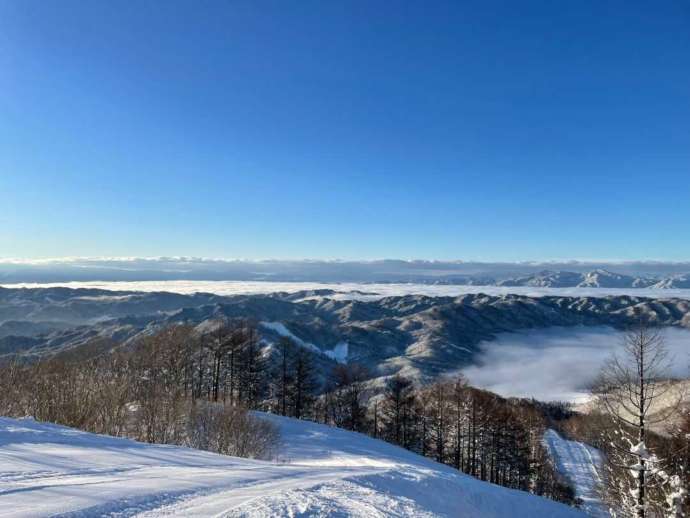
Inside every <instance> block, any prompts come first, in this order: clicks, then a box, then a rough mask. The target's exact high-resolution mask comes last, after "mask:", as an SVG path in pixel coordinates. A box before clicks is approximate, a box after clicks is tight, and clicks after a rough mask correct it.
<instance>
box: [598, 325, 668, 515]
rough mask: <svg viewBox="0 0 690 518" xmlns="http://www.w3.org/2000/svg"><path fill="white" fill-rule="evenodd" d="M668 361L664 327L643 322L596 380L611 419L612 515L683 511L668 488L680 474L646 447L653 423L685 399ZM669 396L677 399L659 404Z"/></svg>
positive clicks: (608, 435) (607, 489)
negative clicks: (672, 502) (675, 385)
mask: <svg viewBox="0 0 690 518" xmlns="http://www.w3.org/2000/svg"><path fill="white" fill-rule="evenodd" d="M670 367H671V361H670V357H669V354H668V350H667V348H666V346H665V344H664V336H663V334H662V332H661V330H660V329H658V328H654V327H651V326H650V325H648V324H646V323H645V322H640V324H639V325H638V326H637V327H635V328H634V329H632V330H631V331H629V332H628V333H626V335H625V337H624V339H623V343H622V347H621V348H620V350H619V351H617V352H616V353H615V354H614V355H613V356H612V357H611V358H610V359H609V360H608V361H607V362H606V363H605V365H604V366H603V367H602V370H601V373H600V375H599V378H598V379H597V381H596V383H595V384H594V387H593V395H594V396H595V398H596V399H597V400H598V401H599V402H600V405H601V407H602V409H603V411H604V412H605V413H606V414H607V415H608V417H609V419H610V426H609V427H607V429H606V431H605V434H606V441H607V443H608V446H609V455H608V459H607V476H606V487H605V496H606V500H607V502H608V503H609V505H610V507H611V511H612V514H613V515H614V516H626V517H627V516H630V517H636V518H649V517H652V516H655V517H656V516H669V517H675V516H679V515H678V514H677V513H675V512H674V509H672V508H671V507H670V506H669V504H668V503H667V499H668V497H667V494H670V493H674V492H675V493H678V492H679V491H680V488H679V487H678V481H679V479H678V477H676V476H671V475H669V474H668V473H667V471H666V469H665V466H664V462H663V460H662V459H660V458H658V457H657V456H656V455H655V454H654V452H653V451H651V449H650V448H649V447H648V435H649V433H650V426H653V425H655V424H660V423H663V422H665V421H666V420H667V419H668V418H669V417H670V416H671V415H672V414H673V413H674V412H677V411H678V407H679V404H680V402H681V400H682V396H681V395H676V394H671V393H670V386H671V385H670V383H669V369H670ZM668 397H675V399H674V400H673V401H671V402H670V403H669V402H668V401H664V404H663V405H657V404H656V403H657V402H660V401H661V400H662V399H668ZM675 507H677V506H675Z"/></svg>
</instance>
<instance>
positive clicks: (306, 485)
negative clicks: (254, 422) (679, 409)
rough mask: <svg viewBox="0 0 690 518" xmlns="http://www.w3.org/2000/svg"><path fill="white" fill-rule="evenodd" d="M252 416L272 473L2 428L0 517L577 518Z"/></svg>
mask: <svg viewBox="0 0 690 518" xmlns="http://www.w3.org/2000/svg"><path fill="white" fill-rule="evenodd" d="M260 415H261V416H262V417H263V418H265V419H269V420H271V421H273V422H274V423H275V424H277V425H278V426H279V427H280V429H281V434H282V441H283V444H282V446H281V449H280V452H281V453H280V456H279V459H278V460H277V461H271V462H269V461H255V460H248V459H239V458H235V457H227V456H222V455H216V454H213V453H208V452H202V451H197V450H192V449H188V448H181V447H176V446H161V445H149V444H142V443H137V442H134V441H130V440H126V439H117V438H113V437H107V436H101V435H94V434H89V433H86V432H80V431H78V430H74V429H70V428H65V427H62V426H57V425H52V424H47V423H38V422H36V421H33V420H31V419H21V420H16V419H9V418H0V516H2V517H13V518H14V517H41V516H60V517H100V516H109V517H132V516H138V517H148V518H158V517H161V516H186V517H189V516H192V517H225V516H228V517H245V516H246V517H254V518H256V517H274V516H291V517H292V516H302V517H311V516H339V517H346V516H355V517H367V518H369V517H388V516H396V517H413V516H414V517H436V516H444V517H451V516H452V517H457V518H462V517H472V518H474V517H477V518H479V517H482V518H483V517H487V518H492V517H494V518H499V517H507V516H520V517H525V518H529V517H553V518H569V517H578V516H579V517H582V516H583V515H582V514H581V513H580V512H579V511H578V510H576V509H573V508H569V507H566V506H563V505H560V504H557V503H555V502H551V501H548V500H545V499H542V498H539V497H535V496H532V495H529V494H527V493H522V492H519V491H512V490H508V489H504V488H500V487H497V486H493V485H491V484H487V483H484V482H480V481H478V480H475V479H472V478H470V477H467V476H465V475H462V474H461V473H458V472H457V471H455V470H453V469H452V468H449V467H447V466H442V465H440V464H437V463H435V462H432V461H430V460H428V459H424V458H422V457H419V456H417V455H415V454H412V453H410V452H408V451H405V450H403V449H400V448H397V447H395V446H392V445H390V444H386V443H384V442H381V441H377V440H374V439H371V438H369V437H366V436H363V435H360V434H357V433H352V432H347V431H344V430H339V429H335V428H330V427H327V426H322V425H318V424H314V423H309V422H305V421H295V420H292V419H286V418H280V417H276V416H269V415H265V414H260Z"/></svg>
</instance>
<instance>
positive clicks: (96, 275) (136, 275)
mask: <svg viewBox="0 0 690 518" xmlns="http://www.w3.org/2000/svg"><path fill="white" fill-rule="evenodd" d="M598 268H602V269H611V270H613V271H616V272H617V273H622V274H627V275H660V276H663V275H673V274H678V273H686V272H690V262H683V263H670V262H655V261H646V262H645V261H640V262H601V261H553V262H523V263H500V262H485V263H481V262H472V261H403V260H397V259H387V260H380V261H337V260H334V261H323V260H319V261H311V260H304V261H284V260H266V261H247V260H223V259H209V258H203V257H154V258H140V257H120V258H117V257H116V258H108V257H101V258H79V257H73V258H58V259H40V260H22V259H0V282H5V283H11V282H68V281H160V280H237V281H247V280H251V281H259V280H272V281H302V282H433V281H441V282H443V281H453V280H457V279H459V278H463V277H481V276H490V277H497V278H504V277H510V276H516V275H526V274H531V273H536V272H539V271H541V270H544V269H549V270H566V271H572V272H587V271H591V270H595V269H598Z"/></svg>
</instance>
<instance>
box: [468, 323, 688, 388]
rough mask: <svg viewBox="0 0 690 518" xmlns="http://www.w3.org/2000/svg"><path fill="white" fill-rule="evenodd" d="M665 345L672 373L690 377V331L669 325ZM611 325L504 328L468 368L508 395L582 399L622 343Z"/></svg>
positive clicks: (473, 378)
mask: <svg viewBox="0 0 690 518" xmlns="http://www.w3.org/2000/svg"><path fill="white" fill-rule="evenodd" d="M664 336H665V340H666V346H667V347H668V349H669V351H670V354H671V355H672V357H673V358H674V361H673V367H672V372H671V374H672V375H673V376H679V377H687V376H688V374H689V373H688V363H689V360H690V331H688V330H685V329H677V328H668V329H666V330H665V331H664ZM622 338H623V333H622V332H620V331H617V330H615V329H612V328H610V327H590V328H584V327H578V328H563V327H554V328H549V329H545V330H536V331H528V332H520V333H504V334H501V335H499V336H498V338H497V339H496V340H493V341H490V342H483V343H482V344H481V345H480V347H481V348H482V353H481V354H480V356H479V357H478V359H477V362H476V364H475V365H472V366H470V367H467V368H465V369H463V374H464V375H465V376H466V377H467V378H468V380H469V382H470V383H471V384H472V385H475V386H478V387H482V388H486V389H488V390H491V391H493V392H496V393H498V394H501V395H503V396H517V397H534V398H536V399H540V400H543V401H578V400H582V399H584V398H585V397H586V395H587V390H588V386H589V385H590V384H591V382H592V381H593V380H594V378H595V377H596V375H597V374H598V372H599V369H600V368H601V365H602V364H603V362H604V361H605V360H606V359H607V358H608V357H609V356H610V355H611V354H612V353H613V352H614V351H615V350H616V349H618V348H620V346H621V343H622Z"/></svg>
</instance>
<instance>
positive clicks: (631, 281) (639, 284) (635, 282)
mask: <svg viewBox="0 0 690 518" xmlns="http://www.w3.org/2000/svg"><path fill="white" fill-rule="evenodd" d="M490 284H491V285H496V286H533V287H544V288H662V289H669V288H686V289H687V288H690V275H688V274H682V275H673V276H669V277H649V276H645V277H638V276H632V275H623V274H619V273H614V272H610V271H608V270H603V269H597V270H593V271H590V272H585V273H577V272H567V271H549V270H544V271H541V272H538V273H535V274H531V275H525V276H521V277H515V278H511V279H504V280H495V281H494V282H492V283H490Z"/></svg>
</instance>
